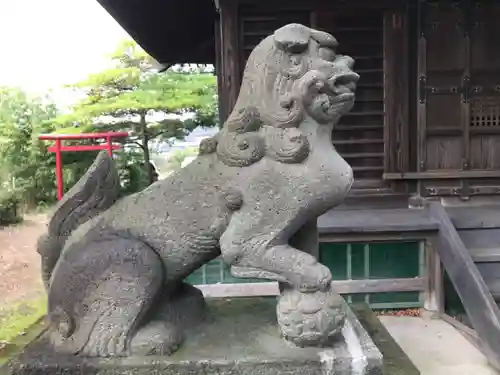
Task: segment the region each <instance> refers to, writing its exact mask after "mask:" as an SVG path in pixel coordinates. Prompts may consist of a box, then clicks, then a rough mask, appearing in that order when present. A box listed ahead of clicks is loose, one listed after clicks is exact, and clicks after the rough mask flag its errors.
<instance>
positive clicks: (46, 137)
mask: <svg viewBox="0 0 500 375" xmlns="http://www.w3.org/2000/svg"><path fill="white" fill-rule="evenodd" d="M125 137H128V133H127V132H107V133H81V134H42V135H40V136H39V137H38V139H40V140H43V141H56V144H55V145H54V146H50V147H49V148H48V150H49V152H55V153H56V179H57V199H59V200H61V199H62V197H63V195H64V192H63V185H64V182H63V172H62V155H61V153H62V152H65V151H100V150H107V151H108V154H109V155H110V156H113V150H118V149H119V148H120V146H119V145H114V144H113V143H112V140H113V138H125ZM75 139H105V140H106V143H105V144H102V145H75V146H64V145H63V144H62V141H63V140H75Z"/></svg>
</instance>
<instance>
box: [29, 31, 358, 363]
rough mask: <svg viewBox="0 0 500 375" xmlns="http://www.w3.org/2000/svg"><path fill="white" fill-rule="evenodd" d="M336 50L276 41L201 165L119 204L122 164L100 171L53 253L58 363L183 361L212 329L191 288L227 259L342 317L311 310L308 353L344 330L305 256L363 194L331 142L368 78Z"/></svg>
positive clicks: (46, 263) (316, 42)
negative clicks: (195, 275)
mask: <svg viewBox="0 0 500 375" xmlns="http://www.w3.org/2000/svg"><path fill="white" fill-rule="evenodd" d="M336 46H337V41H336V40H335V38H334V37H333V36H331V35H329V34H326V33H324V32H320V31H317V30H313V29H310V28H308V27H305V26H303V25H298V24H291V25H287V26H285V27H283V28H281V29H279V30H277V31H276V32H275V33H274V34H273V35H271V36H269V37H267V38H266V39H264V40H263V41H262V42H261V43H260V44H259V45H258V46H257V47H256V48H255V50H254V51H253V52H252V53H251V55H250V57H249V59H248V62H247V66H246V69H245V73H244V77H243V82H242V86H241V91H240V95H239V98H238V100H237V103H236V105H235V108H234V110H233V112H232V113H231V115H230V116H229V118H228V120H227V122H226V123H225V125H224V128H223V129H222V131H221V132H220V133H219V134H217V135H216V136H215V137H214V138H212V139H208V140H205V141H204V142H202V144H201V146H200V153H199V156H198V157H197V158H196V160H194V161H193V162H192V163H191V164H189V165H188V166H187V167H185V168H183V169H181V170H180V171H178V172H177V173H174V174H173V175H171V176H170V177H168V178H167V179H165V180H162V181H158V182H156V183H154V184H153V185H151V186H150V187H149V188H147V189H145V190H143V191H141V192H140V193H137V194H134V195H132V196H128V197H126V198H123V199H121V200H118V201H116V199H117V188H118V184H117V181H118V178H117V172H116V169H115V167H114V164H113V162H112V161H111V160H110V159H109V158H108V157H107V156H106V154H105V153H104V154H101V155H100V156H99V157H98V158H97V160H96V162H95V164H94V165H93V166H92V168H91V169H90V170H89V171H88V173H87V174H86V176H84V177H83V178H82V180H81V181H80V182H79V183H78V184H77V185H76V186H75V187H74V188H73V189H71V190H70V191H69V192H68V193H67V194H66V196H65V197H64V199H63V200H62V201H61V203H60V204H59V206H58V207H57V208H56V212H55V214H54V216H53V218H52V220H51V222H50V225H49V230H48V234H47V235H46V236H44V237H43V239H42V240H41V241H40V243H39V248H38V250H39V252H40V254H41V255H42V263H43V267H42V268H43V272H44V280H45V283H46V287H47V291H48V301H49V302H48V318H49V322H50V326H51V330H50V335H49V336H50V341H51V343H52V345H54V347H55V348H56V350H57V351H58V352H60V353H69V354H78V355H83V356H94V357H115V356H128V355H133V354H151V355H153V354H163V355H170V354H172V353H173V352H175V351H176V350H178V349H179V347H180V346H181V344H182V343H183V341H184V340H185V339H187V338H186V336H185V334H184V331H185V328H186V327H187V326H188V325H195V324H197V323H201V322H202V321H203V318H204V306H205V304H204V301H203V297H202V295H201V293H199V291H198V290H197V289H196V288H193V287H189V286H187V285H185V284H183V280H184V279H185V278H186V276H188V275H189V274H190V273H191V272H193V271H194V270H196V269H197V268H199V267H200V266H201V265H203V264H204V263H206V262H208V261H210V260H212V259H214V258H215V257H217V256H219V255H220V254H222V256H223V258H224V260H225V261H226V262H228V263H229V264H230V265H231V266H232V273H233V274H234V275H235V276H239V277H252V278H253V277H258V278H265V279H271V280H277V281H279V282H281V283H282V285H283V286H284V287H283V290H284V292H283V293H284V297H285V298H286V294H287V293H292V294H294V295H296V296H298V297H299V298H298V300H300V301H306V300H307V301H310V302H308V303H309V304H310V305H311V306H316V305H318V304H319V305H321V304H324V303H325V301H330V302H327V303H326V305H325V306H328V307H327V310H328V311H327V310H324V309H323V308H320V309H319V310H318V309H316V308H313V309H308V308H300V314H301V317H300V319H298V320H297V319H296V320H292V321H288V323H287V324H282V325H281V327H285V326H286V329H287V332H288V333H286V332H283V333H284V336H285V337H287V338H290V339H292V341H293V342H294V343H297V344H298V345H313V344H314V345H316V344H318V345H319V344H321V345H323V344H324V343H325V342H326V341H328V340H327V339H329V338H330V336H332V334H333V333H334V332H335V331H337V330H339V329H340V328H341V323H342V322H343V319H342V317H341V316H336V315H335V314H334V313H333V312H335V311H338V312H339V314H340V313H341V312H340V309H339V306H340V305H339V304H340V302H341V299H340V298H338V296H337V297H335V296H334V294H335V293H334V291H332V290H331V285H330V281H331V279H332V275H331V273H330V271H329V269H328V268H327V267H325V266H324V265H322V264H320V263H319V262H318V261H317V260H316V258H315V257H314V256H313V255H311V254H308V253H307V252H305V251H303V250H306V247H308V246H307V244H306V245H305V246H304V248H301V249H300V248H296V247H294V246H293V244H300V243H304V242H307V241H305V240H304V239H307V238H308V235H309V236H310V233H309V234H306V233H305V232H302V233H301V228H304V225H305V224H307V223H311V222H314V220H315V219H316V218H317V217H318V216H319V215H321V214H323V213H325V212H326V211H328V210H329V209H331V208H332V207H334V206H335V205H337V204H339V203H340V202H342V200H343V199H344V198H345V197H346V195H347V194H348V193H349V190H350V187H351V185H352V182H353V173H352V169H351V167H350V166H349V165H348V164H347V163H346V162H345V161H344V160H343V159H342V157H340V155H339V154H338V153H337V152H336V151H335V149H334V148H333V146H332V142H331V133H332V130H333V126H334V124H335V123H336V122H337V121H338V120H339V118H340V117H341V116H342V115H343V114H345V113H346V112H348V111H349V110H350V109H351V108H352V105H353V102H354V89H355V85H356V81H357V80H358V78H359V77H358V75H356V74H355V73H354V72H353V71H352V66H353V63H354V61H353V60H352V59H351V58H350V57H347V56H337V55H336V53H335V47H336ZM292 239H293V241H291V240H292ZM285 286H286V287H285ZM301 293H302V294H303V296H301V295H300V294H301ZM332 296H333V298H330V297H332ZM302 297H304V298H302ZM297 308H299V306H298V307H297ZM309 310H310V311H309ZM313 310H314V311H313ZM281 318H283V319H280V322H284V321H285V320H286V317H285V316H283V317H281ZM329 319H331V320H329ZM294 325H295V326H294ZM305 326H306V329H304V327H305ZM311 327H312V329H310V328H311ZM311 337H313V339H311ZM187 341H189V340H187Z"/></svg>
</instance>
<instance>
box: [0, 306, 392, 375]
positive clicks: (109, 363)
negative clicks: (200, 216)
mask: <svg viewBox="0 0 500 375" xmlns="http://www.w3.org/2000/svg"><path fill="white" fill-rule="evenodd" d="M344 307H345V309H346V313H347V323H346V325H345V327H344V329H343V330H342V336H343V337H342V338H341V339H340V340H339V342H338V343H337V344H335V345H333V346H332V347H328V348H297V347H294V346H293V345H291V344H289V343H287V342H286V341H285V340H283V339H282V338H281V337H280V333H279V328H278V325H277V322H276V299H275V298H272V297H268V298H234V299H218V300H211V301H209V308H210V310H211V314H210V318H209V319H208V320H207V321H206V322H205V323H204V324H203V325H202V326H197V327H193V328H192V329H191V330H189V331H188V335H187V337H186V342H185V344H184V346H183V347H182V348H181V349H180V350H179V351H178V352H176V353H175V354H174V355H173V356H171V357H155V356H151V357H130V358H123V359H102V358H82V357H75V356H65V355H60V354H56V353H53V352H51V350H50V349H49V348H50V347H49V346H48V345H47V342H46V339H45V338H44V336H43V335H42V336H41V337H40V338H39V339H37V340H35V341H34V342H32V343H31V344H29V345H28V346H27V347H26V349H25V350H24V352H23V353H22V354H21V355H19V356H18V357H16V358H14V359H13V360H12V361H11V362H10V364H9V365H8V367H7V372H8V373H9V374H10V375H59V374H60V375H62V374H64V375H83V374H93V375H94V374H109V375H132V374H134V375H135V374H137V375H146V374H147V375H150V374H158V375H202V374H203V375H206V374H218V375H268V374H269V375H271V374H273V375H274V374H279V375H333V374H335V375H340V374H342V375H347V374H356V375H361V374H363V375H379V374H382V368H383V367H382V366H383V364H382V354H381V352H380V351H379V350H378V349H377V347H376V346H375V344H374V343H373V341H372V339H371V338H370V337H369V336H368V334H367V332H366V331H365V329H364V328H363V327H362V325H361V324H360V323H359V321H358V319H357V318H356V316H355V315H354V314H353V313H352V311H351V310H350V308H349V307H348V306H347V305H345V306H344Z"/></svg>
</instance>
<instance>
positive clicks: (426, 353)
mask: <svg viewBox="0 0 500 375" xmlns="http://www.w3.org/2000/svg"><path fill="white" fill-rule="evenodd" d="M380 321H381V322H382V323H383V324H384V326H385V327H386V328H387V330H388V331H389V332H390V334H391V336H392V337H394V339H395V340H396V342H397V343H398V344H399V345H400V346H401V348H402V349H403V350H404V351H405V352H406V354H407V355H408V357H409V358H410V359H411V361H412V362H413V363H414V364H415V366H417V368H418V369H419V370H420V373H421V375H444V374H453V375H498V373H497V372H496V371H495V370H494V369H493V368H491V367H490V366H489V365H488V363H487V361H486V358H485V357H484V355H483V354H482V353H481V352H480V351H479V350H478V349H477V348H475V347H474V346H473V345H472V344H471V343H470V342H469V341H467V339H466V338H465V337H464V336H462V334H461V333H460V332H458V331H457V330H456V329H455V328H454V327H453V326H451V325H450V324H448V323H446V322H445V321H443V320H439V319H425V318H414V317H394V316H382V317H380ZM499 350H500V349H499Z"/></svg>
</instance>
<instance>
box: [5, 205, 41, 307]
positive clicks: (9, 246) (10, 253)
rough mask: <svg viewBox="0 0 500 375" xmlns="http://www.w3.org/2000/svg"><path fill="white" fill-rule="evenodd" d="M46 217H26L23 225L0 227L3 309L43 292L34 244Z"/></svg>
mask: <svg viewBox="0 0 500 375" xmlns="http://www.w3.org/2000/svg"><path fill="white" fill-rule="evenodd" d="M46 220H47V219H46V215H44V214H43V215H42V214H39V215H26V216H25V220H24V222H23V223H21V224H19V225H14V226H10V227H5V228H0V275H1V277H0V308H8V307H9V305H12V304H16V303H18V302H21V301H26V300H29V299H33V298H37V297H39V296H40V295H41V294H42V293H44V290H43V285H42V281H41V278H40V259H39V255H38V253H37V252H36V249H35V244H36V241H37V238H38V236H40V235H41V234H42V233H43V232H44V230H45V224H46Z"/></svg>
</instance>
